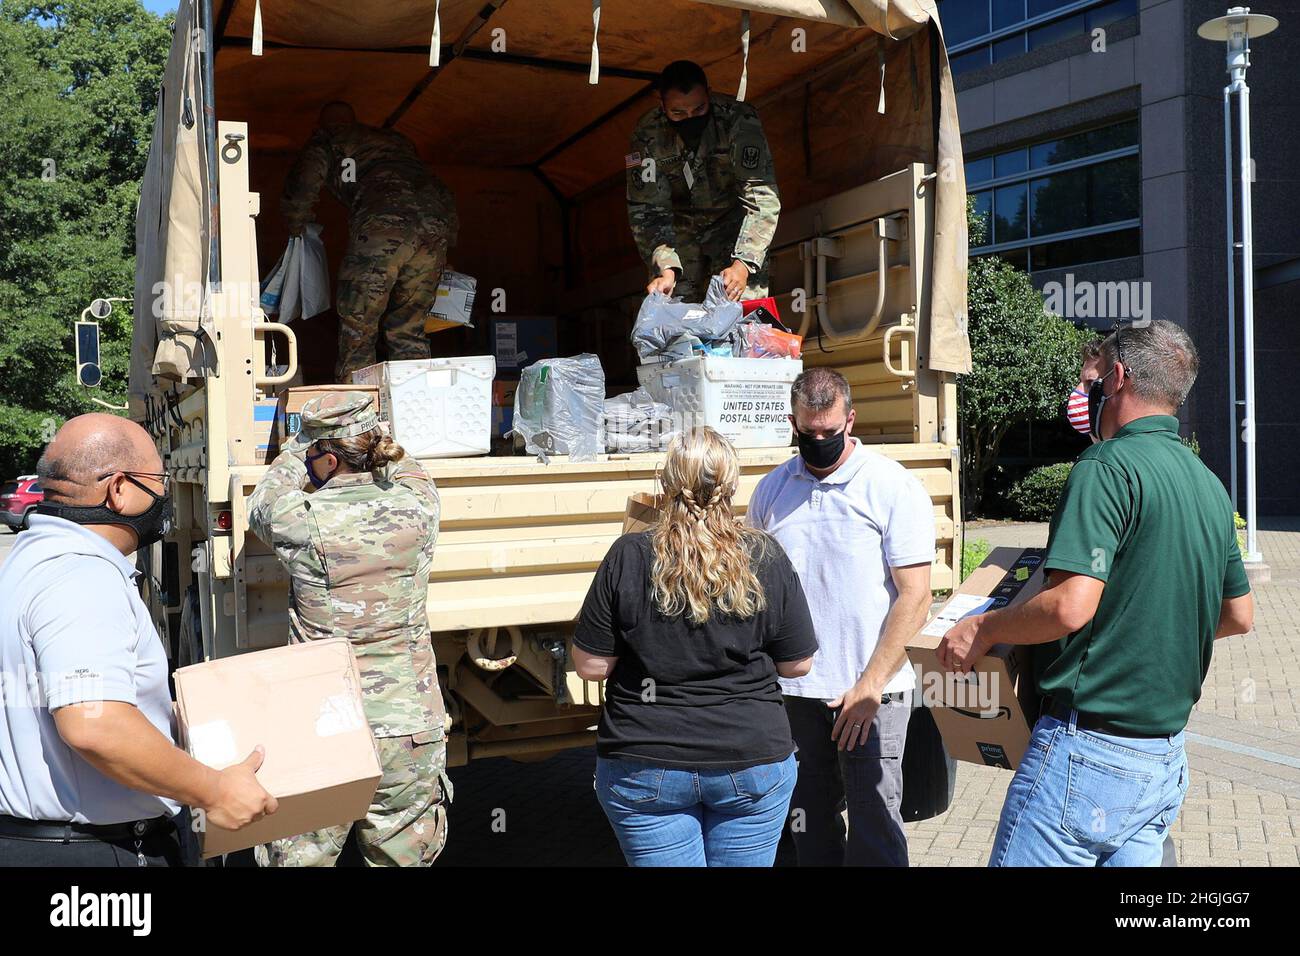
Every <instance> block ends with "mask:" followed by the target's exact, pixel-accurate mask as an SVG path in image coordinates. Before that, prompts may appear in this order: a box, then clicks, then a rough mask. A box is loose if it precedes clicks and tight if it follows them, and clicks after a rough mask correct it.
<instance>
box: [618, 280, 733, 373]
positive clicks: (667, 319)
mask: <svg viewBox="0 0 1300 956" xmlns="http://www.w3.org/2000/svg"><path fill="white" fill-rule="evenodd" d="M743 314H744V310H743V309H742V308H741V307H740V303H739V302H732V301H731V300H730V299H728V298H727V293H726V290H725V289H724V288H723V285H722V276H714V277H713V278H712V279H710V280H709V291H708V292H707V293H705V296H704V301H703V302H702V303H696V302H683V301H682V300H681V299H674V298H670V297H669V296H666V295H664V294H663V293H662V292H652V293H650V294H649V295H648V296H646V297H645V301H644V302H642V303H641V309H640V311H639V312H637V314H636V324H634V325H633V326H632V346H633V348H635V349H636V353H637V355H639V356H641V358H647V357H649V356H651V355H653V354H654V353H656V352H660V351H663V350H664V349H666V348H667V347H668V344H669V343H670V342H672V341H673V339H675V338H677V337H678V336H679V335H686V334H689V335H694V336H697V337H699V338H700V339H704V340H713V339H725V338H726V337H727V336H728V335H730V334H731V330H732V329H734V328H735V327H736V325H737V324H738V323H739V322H740V320H741V317H742V316H743Z"/></svg>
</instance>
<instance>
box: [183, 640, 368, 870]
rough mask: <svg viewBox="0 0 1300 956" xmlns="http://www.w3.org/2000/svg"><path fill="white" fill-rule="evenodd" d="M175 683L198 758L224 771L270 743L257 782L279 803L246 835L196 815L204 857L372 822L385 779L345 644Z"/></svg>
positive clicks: (233, 664) (187, 672)
mask: <svg viewBox="0 0 1300 956" xmlns="http://www.w3.org/2000/svg"><path fill="white" fill-rule="evenodd" d="M175 676H176V717H177V724H178V726H179V729H180V736H181V740H182V745H183V746H184V747H185V749H186V750H188V751H189V753H190V755H191V756H193V757H194V759H196V760H198V761H200V762H201V763H205V764H207V765H208V766H210V767H213V768H215V769H217V770H221V769H224V768H226V767H229V766H230V765H231V764H235V763H238V762H239V761H241V760H243V759H245V758H246V757H247V756H248V755H249V754H250V753H251V752H252V750H253V748H254V747H255V746H257V745H258V744H261V745H262V746H263V747H264V748H265V749H266V759H265V761H264V762H263V764H262V767H261V769H260V770H258V772H257V779H258V780H259V781H261V784H262V786H264V787H265V788H266V789H267V790H268V791H270V793H271V794H272V795H273V796H274V797H275V798H276V799H278V800H279V801H280V807H279V809H278V810H277V811H276V812H275V813H273V814H271V815H270V816H267V817H263V818H262V819H261V820H258V821H257V822H256V823H252V824H250V825H249V826H247V827H245V828H244V829H242V830H224V829H222V828H221V827H218V826H216V825H215V824H213V823H211V822H210V821H206V820H204V819H203V818H202V817H201V816H198V815H196V823H197V822H198V821H201V825H197V826H196V828H197V829H198V830H199V834H200V840H201V842H202V847H203V850H202V852H203V856H204V858H205V859H206V858H208V857H213V856H218V855H219V854H222V853H231V852H234V851H235V850H243V849H247V848H248V847H250V846H256V845H257V844H259V843H266V842H267V841H269V840H278V839H281V838H283V837H291V836H296V835H297V834H299V833H307V832H308V831H310V830H319V829H321V828H322V827H328V826H337V825H339V824H343V823H348V822H350V821H352V820H359V819H360V818H362V817H364V816H365V815H366V812H367V811H368V810H369V808H370V803H371V801H372V800H373V799H374V796H375V788H376V787H377V786H378V785H379V778H380V777H381V776H382V771H381V770H380V766H379V756H378V754H377V752H376V749H375V739H374V736H373V735H372V734H371V731H370V724H369V723H368V722H367V721H366V716H365V711H364V709H363V707H362V699H361V678H360V675H359V674H358V673H357V664H356V659H355V658H354V656H353V653H352V646H351V645H350V644H349V643H348V642H347V641H346V640H345V639H343V638H333V639H330V640H322V641H311V642H308V643H306V644H292V645H290V646H288V647H276V648H272V649H270V650H265V651H255V652H253V653H250V654H237V655H235V656H233V657H224V658H221V659H220V660H213V661H207V662H205V663H203V664H194V665H192V666H190V667H182V668H181V669H180V670H178V671H176V675H175Z"/></svg>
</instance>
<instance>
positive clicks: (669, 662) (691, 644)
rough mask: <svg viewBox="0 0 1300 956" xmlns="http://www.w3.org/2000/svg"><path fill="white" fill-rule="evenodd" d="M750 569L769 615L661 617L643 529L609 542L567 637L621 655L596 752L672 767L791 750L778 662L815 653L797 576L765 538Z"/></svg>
mask: <svg viewBox="0 0 1300 956" xmlns="http://www.w3.org/2000/svg"><path fill="white" fill-rule="evenodd" d="M764 545H765V546H764V547H763V548H761V549H756V551H757V552H758V553H756V554H755V564H754V571H755V573H756V574H757V576H758V580H759V583H760V584H761V586H762V588H763V593H764V595H765V596H766V598H767V607H766V609H764V610H762V611H760V612H759V613H758V614H756V615H754V616H753V617H752V618H749V619H748V620H741V619H738V618H736V617H735V616H733V615H725V614H722V613H721V612H719V611H717V610H716V609H715V610H714V611H713V612H712V613H711V614H710V616H709V620H708V621H707V622H706V623H704V624H703V625H694V624H691V623H690V621H689V620H688V619H687V617H686V615H685V614H679V615H677V616H676V617H666V616H664V615H663V614H662V613H660V611H659V610H658V608H656V607H655V604H654V598H653V596H652V594H651V591H650V568H651V564H652V562H653V560H654V559H653V553H652V550H651V544H650V532H640V533H638V534H626V535H623V537H621V538H619V539H618V541H617V542H615V544H614V546H613V548H611V549H610V551H609V554H608V555H606V557H605V560H604V561H603V562H602V563H601V565H600V570H599V571H597V572H596V579H595V580H594V581H593V582H592V585H591V590H590V591H588V592H587V600H586V601H585V602H584V603H583V606H582V614H581V615H580V616H579V618H578V626H577V630H576V631H575V633H574V638H573V642H574V644H576V645H577V646H578V647H580V648H582V649H583V650H584V651H586V652H588V653H589V654H597V655H599V656H601V657H617V658H618V663H617V664H616V665H615V667H614V673H613V674H612V675H611V676H610V677H609V679H608V680H607V681H606V682H605V708H604V712H603V713H602V714H601V718H600V727H599V729H598V731H597V734H596V750H597V752H598V753H599V754H600V755H601V756H603V757H617V758H623V759H627V760H637V761H642V762H644V763H650V764H657V765H660V766H668V767H708V768H710V769H718V770H742V769H744V768H746V767H752V766H754V765H756V764H761V763H772V762H774V761H778V760H784V759H785V758H786V757H788V756H790V754H792V753H793V752H794V742H793V741H792V739H791V737H790V724H789V721H788V719H787V718H786V714H785V705H784V703H783V702H782V698H781V687H780V685H779V684H778V683H777V673H776V663H775V662H777V661H797V660H802V659H803V658H805V657H811V656H812V655H813V653H814V652H815V651H816V650H817V639H816V637H814V635H813V625H812V617H811V616H810V615H809V613H808V602H807V599H806V598H805V597H804V593H803V587H802V586H801V585H800V584H799V576H798V575H797V574H796V573H795V570H794V567H793V566H792V565H791V564H790V559H789V558H788V557H786V554H785V552H784V551H783V550H782V549H781V546H780V545H779V544H777V542H776V540H775V539H773V538H770V537H766V536H765V539H764Z"/></svg>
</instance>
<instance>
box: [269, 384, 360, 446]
mask: <svg viewBox="0 0 1300 956" xmlns="http://www.w3.org/2000/svg"><path fill="white" fill-rule="evenodd" d="M329 392H369V393H370V399H371V401H373V402H374V403H375V412H376V414H378V413H379V387H378V386H376V385H300V386H297V387H295V388H290V389H286V390H285V391H284V392H282V393H281V395H280V414H279V416H278V419H279V422H278V424H279V428H280V440H281V441H284V440H285V439H287V438H290V437H292V436H293V435H296V434H298V429H299V428H300V427H301V426H302V416H301V412H302V407H303V406H304V405H306V404H307V403H308V402H309V401H311V400H312V399H313V398H316V397H318V396H320V395H325V394H328V393H329Z"/></svg>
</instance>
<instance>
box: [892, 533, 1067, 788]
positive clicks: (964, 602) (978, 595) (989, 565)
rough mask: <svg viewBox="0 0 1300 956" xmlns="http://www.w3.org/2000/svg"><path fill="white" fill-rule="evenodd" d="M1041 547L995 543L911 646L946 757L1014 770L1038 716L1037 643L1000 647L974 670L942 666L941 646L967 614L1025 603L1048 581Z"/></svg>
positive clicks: (925, 700)
mask: <svg viewBox="0 0 1300 956" xmlns="http://www.w3.org/2000/svg"><path fill="white" fill-rule="evenodd" d="M1045 556H1046V552H1045V550H1044V549H1042V548H1023V549H1022V548H994V549H993V551H992V553H991V554H990V555H989V556H988V557H987V558H986V559H985V560H984V563H983V564H981V565H980V566H979V567H978V568H976V569H975V571H974V572H972V574H971V576H970V577H968V578H967V579H966V580H965V581H963V582H962V583H961V585H960V586H959V587H958V588H957V591H956V593H954V594H953V596H952V597H951V598H949V599H948V601H947V603H945V604H944V606H943V607H942V608H940V609H939V612H938V613H937V614H936V615H935V616H934V618H933V619H932V620H931V621H930V622H929V623H928V624H926V626H925V627H923V628H922V629H921V632H920V633H919V634H917V635H916V636H915V637H914V638H912V639H911V640H910V641H909V642H908V644H907V656H908V658H909V659H910V660H911V662H912V667H913V668H914V669H915V670H916V678H917V688H918V690H919V692H920V694H921V699H922V702H923V703H924V704H925V705H926V706H928V707H930V708H931V711H930V712H931V714H932V715H933V716H934V722H935V724H936V725H937V726H938V728H939V733H940V735H941V736H942V737H943V745H944V747H945V748H946V749H947V751H948V754H949V755H950V756H952V757H953V758H955V759H957V760H965V761H968V762H969V763H977V764H984V765H986V766H990V767H1003V768H1005V769H1007V770H1015V769H1016V768H1017V767H1018V766H1019V765H1020V760H1021V758H1022V757H1024V755H1025V750H1026V749H1027V748H1028V746H1029V734H1030V732H1031V731H1032V730H1033V726H1034V721H1035V720H1037V718H1038V693H1037V690H1036V688H1035V686H1034V673H1033V665H1032V658H1031V653H1032V650H1033V649H1032V647H1028V646H1023V645H1010V644H998V645H996V646H994V647H993V648H992V649H991V650H990V651H989V653H988V654H986V655H985V656H984V657H982V658H980V660H979V661H977V662H976V664H975V667H974V669H973V670H972V671H971V672H970V673H969V674H950V673H948V672H947V671H944V670H943V669H942V668H941V667H940V666H939V658H938V648H939V644H940V642H941V641H942V640H943V637H944V635H945V634H947V633H948V629H949V628H951V627H952V626H953V625H954V624H956V623H957V621H959V620H961V619H962V618H963V617H967V616H969V615H972V614H981V613H983V612H984V611H989V610H997V609H1001V608H1006V607H1014V606H1016V605H1018V604H1023V603H1024V602H1025V601H1028V600H1029V599H1030V598H1031V597H1033V596H1034V595H1035V594H1037V593H1038V592H1039V591H1041V590H1042V588H1043V585H1044V584H1045V582H1046V574H1045V573H1044V571H1043V559H1044V557H1045Z"/></svg>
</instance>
